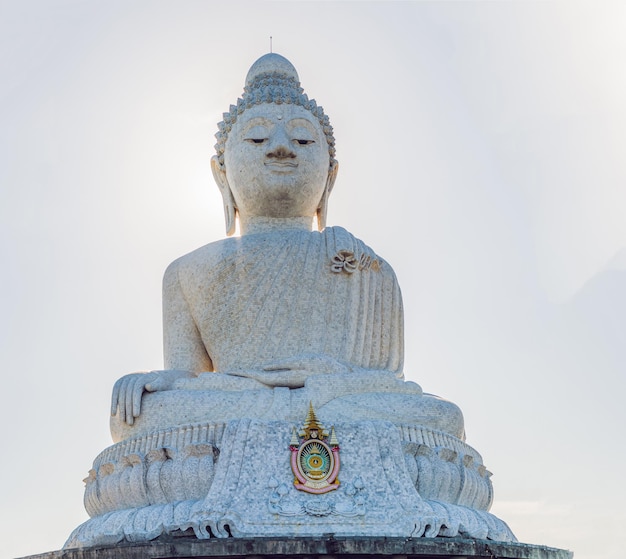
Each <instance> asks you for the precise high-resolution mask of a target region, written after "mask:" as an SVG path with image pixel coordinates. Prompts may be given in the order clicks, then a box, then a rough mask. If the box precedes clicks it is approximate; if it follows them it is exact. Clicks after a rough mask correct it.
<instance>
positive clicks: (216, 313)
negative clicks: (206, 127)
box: [66, 54, 515, 547]
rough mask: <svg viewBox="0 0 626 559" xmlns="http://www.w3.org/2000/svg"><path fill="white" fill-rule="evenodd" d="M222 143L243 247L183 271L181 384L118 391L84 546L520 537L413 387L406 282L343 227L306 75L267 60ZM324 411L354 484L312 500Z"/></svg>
mask: <svg viewBox="0 0 626 559" xmlns="http://www.w3.org/2000/svg"><path fill="white" fill-rule="evenodd" d="M216 136H217V139H218V143H217V145H216V150H217V155H216V156H214V157H213V159H212V169H213V174H214V177H215V180H216V182H217V184H218V187H219V188H220V191H221V193H222V197H223V201H224V211H225V217H226V230H227V233H228V234H229V235H230V234H232V232H233V231H234V229H235V225H236V223H237V222H238V223H239V229H240V231H241V233H242V236H241V237H235V238H229V239H224V240H221V241H217V242H214V243H211V244H208V245H206V246H204V247H202V248H200V249H197V250H195V251H193V252H191V253H189V254H187V255H185V256H183V257H181V258H179V259H178V260H176V261H174V262H173V263H172V264H171V265H170V266H169V267H168V269H167V271H166V272H165V277H164V282H163V326H164V354H165V366H164V370H162V371H152V372H149V373H133V374H131V375H127V376H125V377H123V378H122V379H120V380H119V381H118V382H117V383H116V385H115V387H114V390H113V397H112V405H111V412H112V419H111V431H112V434H113V438H114V441H116V442H117V443H118V444H116V445H114V446H113V447H111V448H110V449H107V450H105V451H104V452H103V453H102V454H101V456H100V457H98V458H97V459H96V462H95V463H94V468H93V469H92V471H91V472H90V474H89V477H88V478H87V480H86V483H87V488H86V494H85V504H86V507H87V510H88V511H89V513H90V515H92V516H93V518H92V519H91V520H90V521H88V522H87V523H85V524H84V525H82V526H80V527H79V528H77V530H76V531H75V532H74V533H73V534H72V536H71V537H70V539H69V540H68V542H67V544H66V546H67V547H72V546H89V545H98V544H106V543H116V542H119V541H122V540H124V539H126V540H129V541H144V540H149V539H152V538H155V537H157V536H159V535H160V534H162V533H167V532H173V531H179V530H187V529H190V528H191V529H193V531H194V533H195V534H196V536H197V537H199V538H207V537H212V536H215V537H228V536H229V535H233V536H285V537H288V536H294V535H323V534H325V533H329V532H332V533H335V534H338V535H346V536H350V535H352V536H361V535H362V536H374V535H379V536H385V535H387V536H404V537H419V536H424V537H435V536H438V535H439V536H458V535H462V536H466V537H475V538H490V539H499V540H506V541H512V540H514V539H515V537H514V536H513V534H512V533H511V531H510V530H509V529H508V527H507V526H506V524H504V523H503V522H502V521H500V520H498V519H497V518H495V517H494V516H492V515H490V514H489V513H488V512H487V511H488V509H489V506H490V505H491V502H492V500H493V490H492V486H491V481H490V479H489V478H490V475H491V474H490V472H488V470H487V469H486V468H485V466H484V465H483V463H482V458H481V457H480V455H479V454H478V453H477V452H476V451H475V450H473V449H472V448H471V447H469V446H467V445H465V443H464V442H463V440H464V435H465V432H464V424H463V416H462V413H461V411H460V409H459V408H458V407H457V406H456V405H454V404H453V403H451V402H447V401H445V400H443V399H440V398H437V397H434V396H430V395H425V394H423V393H422V389H421V387H420V386H418V385H417V384H416V383H414V382H404V380H403V379H404V375H403V358H404V332H403V309H402V297H401V293H400V288H399V285H398V282H397V279H396V276H395V273H394V271H393V269H392V268H391V266H390V265H389V264H388V263H387V262H386V261H385V260H384V259H382V258H381V257H380V256H378V255H377V254H376V253H375V252H374V251H373V250H372V249H371V248H370V247H368V246H367V245H366V244H365V243H363V242H362V241H360V240H359V239H357V238H355V237H354V236H353V235H352V234H350V233H349V232H348V231H346V230H345V229H343V228H341V227H328V228H326V227H325V221H326V211H327V204H328V197H329V195H330V193H331V191H332V188H333V185H334V182H335V178H336V175H337V170H338V163H337V161H336V160H335V157H334V156H335V151H334V136H333V132H332V127H331V126H330V123H329V121H328V117H327V116H326V115H325V114H324V112H323V110H322V109H321V107H319V106H318V105H317V104H316V103H315V102H314V101H311V100H309V99H308V97H307V96H306V95H305V94H304V93H303V91H302V89H301V88H300V85H299V81H298V76H297V73H296V72H295V69H294V68H293V66H292V65H291V64H290V63H289V62H288V61H286V60H285V59H284V58H283V57H281V56H279V55H276V54H270V55H266V56H264V57H262V58H261V59H260V60H259V61H257V62H256V63H255V64H254V65H253V67H252V68H251V70H250V72H249V74H248V77H247V78H246V86H245V90H244V95H243V96H242V99H240V100H238V101H237V104H236V105H233V106H231V108H230V110H229V112H228V113H225V114H224V121H223V122H222V123H220V125H219V132H218V134H217V135H216ZM314 222H316V223H317V226H318V229H319V231H312V226H313V224H314ZM310 405H313V406H314V407H315V409H316V412H317V413H318V415H319V417H320V419H321V420H322V421H323V422H324V423H325V424H326V425H328V426H330V425H331V424H332V425H334V426H336V429H337V435H338V437H339V438H340V445H341V451H340V452H341V460H342V464H343V465H342V468H341V471H340V474H339V479H340V486H339V488H338V489H337V490H334V491H332V492H331V493H327V494H323V495H312V494H305V493H302V492H300V491H298V490H297V489H296V488H295V487H294V485H293V472H292V471H291V470H290V457H289V440H290V435H291V432H292V430H293V429H294V427H296V426H297V425H298V424H299V423H301V422H302V421H303V420H304V417H305V416H306V414H307V410H308V409H309V406H310Z"/></svg>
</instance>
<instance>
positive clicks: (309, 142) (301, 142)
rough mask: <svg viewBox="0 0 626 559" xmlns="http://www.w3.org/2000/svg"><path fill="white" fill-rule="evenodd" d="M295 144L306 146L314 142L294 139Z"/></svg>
mask: <svg viewBox="0 0 626 559" xmlns="http://www.w3.org/2000/svg"><path fill="white" fill-rule="evenodd" d="M296 142H298V144H299V145H301V146H308V145H309V144H314V143H315V140H298V139H296Z"/></svg>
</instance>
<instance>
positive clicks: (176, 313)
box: [111, 262, 213, 425]
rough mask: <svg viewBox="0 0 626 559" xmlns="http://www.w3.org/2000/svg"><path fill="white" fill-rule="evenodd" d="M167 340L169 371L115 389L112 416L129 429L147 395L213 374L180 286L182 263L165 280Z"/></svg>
mask: <svg viewBox="0 0 626 559" xmlns="http://www.w3.org/2000/svg"><path fill="white" fill-rule="evenodd" d="M163 339H164V344H163V346H164V354H165V355H164V357H165V370H163V371H150V372H148V373H131V374H129V375H125V376H123V377H122V378H121V379H119V380H118V381H117V382H116V383H115V385H114V387H113V394H112V397H111V415H116V414H118V415H119V419H120V421H122V422H125V423H127V424H128V425H132V424H133V423H134V420H135V418H136V417H139V415H140V413H141V398H142V395H143V393H144V392H155V391H158V390H172V389H174V388H175V385H176V382H177V381H182V380H184V379H192V378H195V377H197V375H198V374H200V373H201V372H204V371H212V370H213V363H212V362H211V358H210V357H209V355H208V353H207V351H206V348H205V347H204V343H203V342H202V338H201V337H200V333H199V331H198V328H197V327H196V324H195V321H194V320H193V317H192V315H191V312H190V310H189V306H188V304H187V300H186V299H185V295H184V293H183V290H182V287H181V285H180V281H179V278H178V262H173V263H172V264H170V266H169V267H168V268H167V270H166V271H165V276H164V278H163Z"/></svg>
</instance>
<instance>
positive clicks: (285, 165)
mask: <svg viewBox="0 0 626 559" xmlns="http://www.w3.org/2000/svg"><path fill="white" fill-rule="evenodd" d="M264 165H265V166H266V167H269V168H270V169H272V170H273V171H279V172H285V171H288V170H289V169H293V168H296V167H297V166H298V164H297V163H294V162H293V161H267V162H265V163H264Z"/></svg>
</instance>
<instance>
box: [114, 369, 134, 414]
mask: <svg viewBox="0 0 626 559" xmlns="http://www.w3.org/2000/svg"><path fill="white" fill-rule="evenodd" d="M131 378H132V377H131V375H126V376H124V377H122V378H121V379H120V380H118V381H117V382H118V383H119V389H118V393H117V398H116V401H117V411H118V413H119V416H120V421H122V422H125V421H126V417H127V414H126V392H127V390H128V383H129V382H130V380H131Z"/></svg>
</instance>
